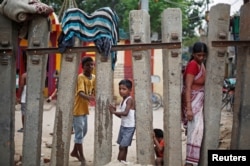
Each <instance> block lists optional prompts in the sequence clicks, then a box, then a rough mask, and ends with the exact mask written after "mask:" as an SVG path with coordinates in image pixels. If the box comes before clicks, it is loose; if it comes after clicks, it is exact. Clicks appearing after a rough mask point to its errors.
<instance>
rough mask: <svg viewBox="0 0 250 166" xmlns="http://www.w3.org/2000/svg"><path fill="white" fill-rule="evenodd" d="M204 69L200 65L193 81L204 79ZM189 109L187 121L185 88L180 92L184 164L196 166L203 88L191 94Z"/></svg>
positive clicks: (200, 137) (199, 142) (199, 139)
mask: <svg viewBox="0 0 250 166" xmlns="http://www.w3.org/2000/svg"><path fill="white" fill-rule="evenodd" d="M204 74H205V67H204V66H203V65H202V67H201V69H200V71H199V73H198V74H197V75H196V76H195V77H194V80H198V79H204ZM191 93H192V94H191V107H192V112H193V120H192V121H188V120H187V118H186V111H187V110H186V99H185V86H184V87H183V91H182V122H183V124H184V127H185V128H187V150H186V163H190V164H193V165H197V164H198V162H199V159H200V148H201V142H202V138H203V130H204V119H203V105H204V86H203V87H202V88H201V89H199V90H192V92H191Z"/></svg>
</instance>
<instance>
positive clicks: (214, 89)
mask: <svg viewBox="0 0 250 166" xmlns="http://www.w3.org/2000/svg"><path fill="white" fill-rule="evenodd" d="M209 13H210V16H209V25H208V51H209V55H208V56H207V62H206V82H205V104H204V115H203V116H204V135H203V143H202V144H203V145H202V150H201V159H200V163H201V165H204V166H206V165H207V157H208V150H209V149H217V148H218V145H219V133H220V120H221V110H220V109H221V100H222V85H223V79H224V73H225V59H226V57H227V56H226V55H227V48H218V47H212V44H211V43H212V41H218V40H220V41H226V40H227V39H228V37H227V36H228V31H229V28H228V27H229V20H230V5H228V4H218V5H216V6H213V7H212V8H211V10H210V12H209Z"/></svg>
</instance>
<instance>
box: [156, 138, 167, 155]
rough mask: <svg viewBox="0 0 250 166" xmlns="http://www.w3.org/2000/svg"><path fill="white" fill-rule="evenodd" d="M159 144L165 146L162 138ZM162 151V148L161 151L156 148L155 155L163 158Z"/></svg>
mask: <svg viewBox="0 0 250 166" xmlns="http://www.w3.org/2000/svg"><path fill="white" fill-rule="evenodd" d="M159 144H160V146H161V147H164V146H165V143H164V140H163V139H162V140H161V141H160V142H159ZM163 152H164V150H162V151H158V150H157V156H158V157H160V158H163V154H164V153H163Z"/></svg>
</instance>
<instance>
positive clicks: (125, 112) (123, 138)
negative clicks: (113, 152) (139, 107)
mask: <svg viewBox="0 0 250 166" xmlns="http://www.w3.org/2000/svg"><path fill="white" fill-rule="evenodd" d="M131 91H132V82H131V81H130V80H127V79H124V80H121V81H120V82H119V93H120V96H121V97H122V98H123V100H122V102H121V104H120V111H119V112H117V111H116V107H115V106H113V105H110V106H109V110H110V112H111V113H112V114H114V115H116V116H117V117H119V118H121V126H120V131H119V135H118V139H117V143H118V144H119V145H120V146H119V154H118V157H117V159H118V160H119V161H120V162H122V163H124V164H128V162H126V158H127V152H128V146H130V145H131V143H132V138H133V135H134V132H135V101H134V99H133V98H132V97H131Z"/></svg>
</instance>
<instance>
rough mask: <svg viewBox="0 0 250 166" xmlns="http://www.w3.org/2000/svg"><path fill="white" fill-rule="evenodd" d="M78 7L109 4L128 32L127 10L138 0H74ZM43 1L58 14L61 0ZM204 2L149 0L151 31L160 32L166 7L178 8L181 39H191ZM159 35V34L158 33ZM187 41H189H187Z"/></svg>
mask: <svg viewBox="0 0 250 166" xmlns="http://www.w3.org/2000/svg"><path fill="white" fill-rule="evenodd" d="M75 1H76V3H77V5H78V8H80V9H82V10H84V11H85V12H87V13H92V12H94V11H95V10H97V9H99V8H101V7H105V6H109V7H110V8H112V9H113V10H115V11H116V13H117V15H118V16H119V19H120V22H119V27H120V28H122V29H124V30H125V32H129V12H130V11H131V10H137V9H139V1H140V0H75ZM43 2H44V3H46V4H48V5H51V6H53V8H54V10H55V12H56V13H57V14H58V12H59V10H60V7H61V5H62V3H63V1H62V0H43ZM206 3H209V0H206V1H203V0H199V1H198V0H149V15H150V23H151V32H157V33H158V34H161V13H162V12H163V10H164V9H166V8H180V9H181V11H182V20H183V22H182V25H183V39H184V40H191V41H193V40H194V39H196V36H195V28H197V27H199V26H200V25H201V23H202V19H203V18H204V16H203V14H204V13H205V12H204V11H205V9H206ZM159 36H161V35H159ZM187 43H189V42H187Z"/></svg>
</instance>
